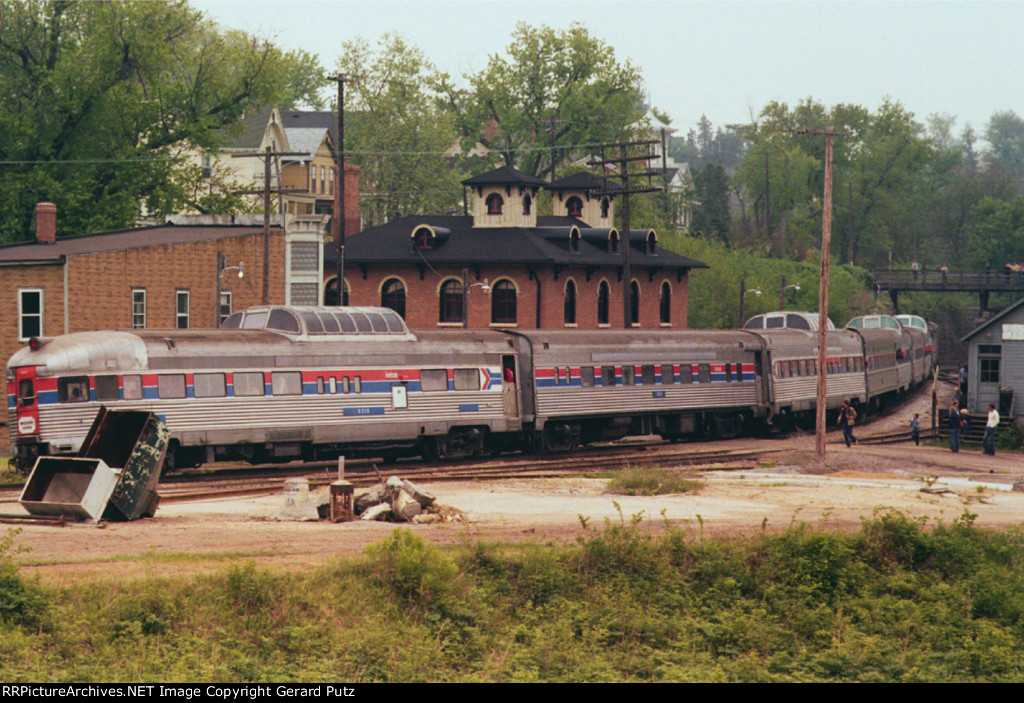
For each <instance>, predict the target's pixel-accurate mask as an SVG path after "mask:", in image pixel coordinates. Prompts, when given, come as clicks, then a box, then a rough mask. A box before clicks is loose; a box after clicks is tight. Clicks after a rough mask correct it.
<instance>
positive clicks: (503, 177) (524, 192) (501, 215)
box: [462, 166, 547, 227]
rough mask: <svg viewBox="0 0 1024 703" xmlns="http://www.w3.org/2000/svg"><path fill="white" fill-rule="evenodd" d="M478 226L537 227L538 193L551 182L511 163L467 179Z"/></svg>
mask: <svg viewBox="0 0 1024 703" xmlns="http://www.w3.org/2000/svg"><path fill="white" fill-rule="evenodd" d="M462 185H464V186H467V187H469V188H470V189H471V190H472V191H473V226H474V227H536V226H537V193H538V192H539V191H540V189H541V188H542V187H544V186H546V185H547V184H546V183H545V182H544V181H542V180H541V179H539V178H535V177H534V176H530V175H527V174H525V173H523V172H521V171H517V170H516V169H514V168H512V167H511V166H502V167H501V168H499V169H497V170H494V171H489V172H487V173H482V174H480V175H479V176H473V177H472V178H467V179H466V180H464V181H463V182H462Z"/></svg>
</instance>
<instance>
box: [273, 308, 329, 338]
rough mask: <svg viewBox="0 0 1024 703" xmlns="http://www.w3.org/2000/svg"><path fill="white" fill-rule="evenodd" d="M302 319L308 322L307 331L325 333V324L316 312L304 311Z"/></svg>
mask: <svg viewBox="0 0 1024 703" xmlns="http://www.w3.org/2000/svg"><path fill="white" fill-rule="evenodd" d="M275 312H276V311H275ZM302 321H303V322H305V323H306V331H307V332H309V333H310V334H323V333H324V325H323V323H322V322H320V318H319V317H317V316H316V313H313V312H304V313H302Z"/></svg>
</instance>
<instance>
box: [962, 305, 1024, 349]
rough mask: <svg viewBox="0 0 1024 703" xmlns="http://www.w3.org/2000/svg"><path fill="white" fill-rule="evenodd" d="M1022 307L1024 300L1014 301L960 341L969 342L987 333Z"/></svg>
mask: <svg viewBox="0 0 1024 703" xmlns="http://www.w3.org/2000/svg"><path fill="white" fill-rule="evenodd" d="M1022 305H1024V298H1021V299H1020V300H1017V301H1014V302H1013V303H1011V304H1010V305H1007V306H1006V307H1005V308H1003V309H1002V310H1000V311H999V312H998V313H997V314H996V315H993V316H992V317H990V318H989V319H987V320H985V321H984V322H982V323H981V324H980V325H978V326H977V327H975V328H974V329H973V330H971V331H970V332H968V333H967V334H965V335H964V336H963V337H961V338H960V341H961V342H969V341H970V339H971V337H974V336H975V335H976V334H978V333H979V332H983V331H985V330H986V329H988V328H989V327H991V326H992V325H994V324H996V323H997V322H999V321H1000V320H1002V319H1004V318H1006V317H1007V316H1009V315H1010V314H1011V313H1013V312H1014V311H1015V310H1017V309H1019V308H1020V307H1021V306H1022Z"/></svg>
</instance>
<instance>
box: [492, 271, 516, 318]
mask: <svg viewBox="0 0 1024 703" xmlns="http://www.w3.org/2000/svg"><path fill="white" fill-rule="evenodd" d="M515 321H516V287H515V284H513V283H512V281H509V280H508V279H502V280H500V281H498V282H497V283H495V284H494V285H493V286H492V287H491V322H493V323H497V324H514V323H515Z"/></svg>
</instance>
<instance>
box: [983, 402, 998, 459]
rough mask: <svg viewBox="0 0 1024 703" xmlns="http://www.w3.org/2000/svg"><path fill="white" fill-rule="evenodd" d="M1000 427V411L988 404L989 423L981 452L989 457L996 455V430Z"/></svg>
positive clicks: (986, 426) (986, 425)
mask: <svg viewBox="0 0 1024 703" xmlns="http://www.w3.org/2000/svg"><path fill="white" fill-rule="evenodd" d="M997 427H999V411H998V410H996V406H995V405H993V404H992V403H989V404H988V422H987V423H985V437H984V438H983V439H982V440H981V450H982V451H983V452H985V453H986V454H988V455H989V456H995V455H996V428H997Z"/></svg>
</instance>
